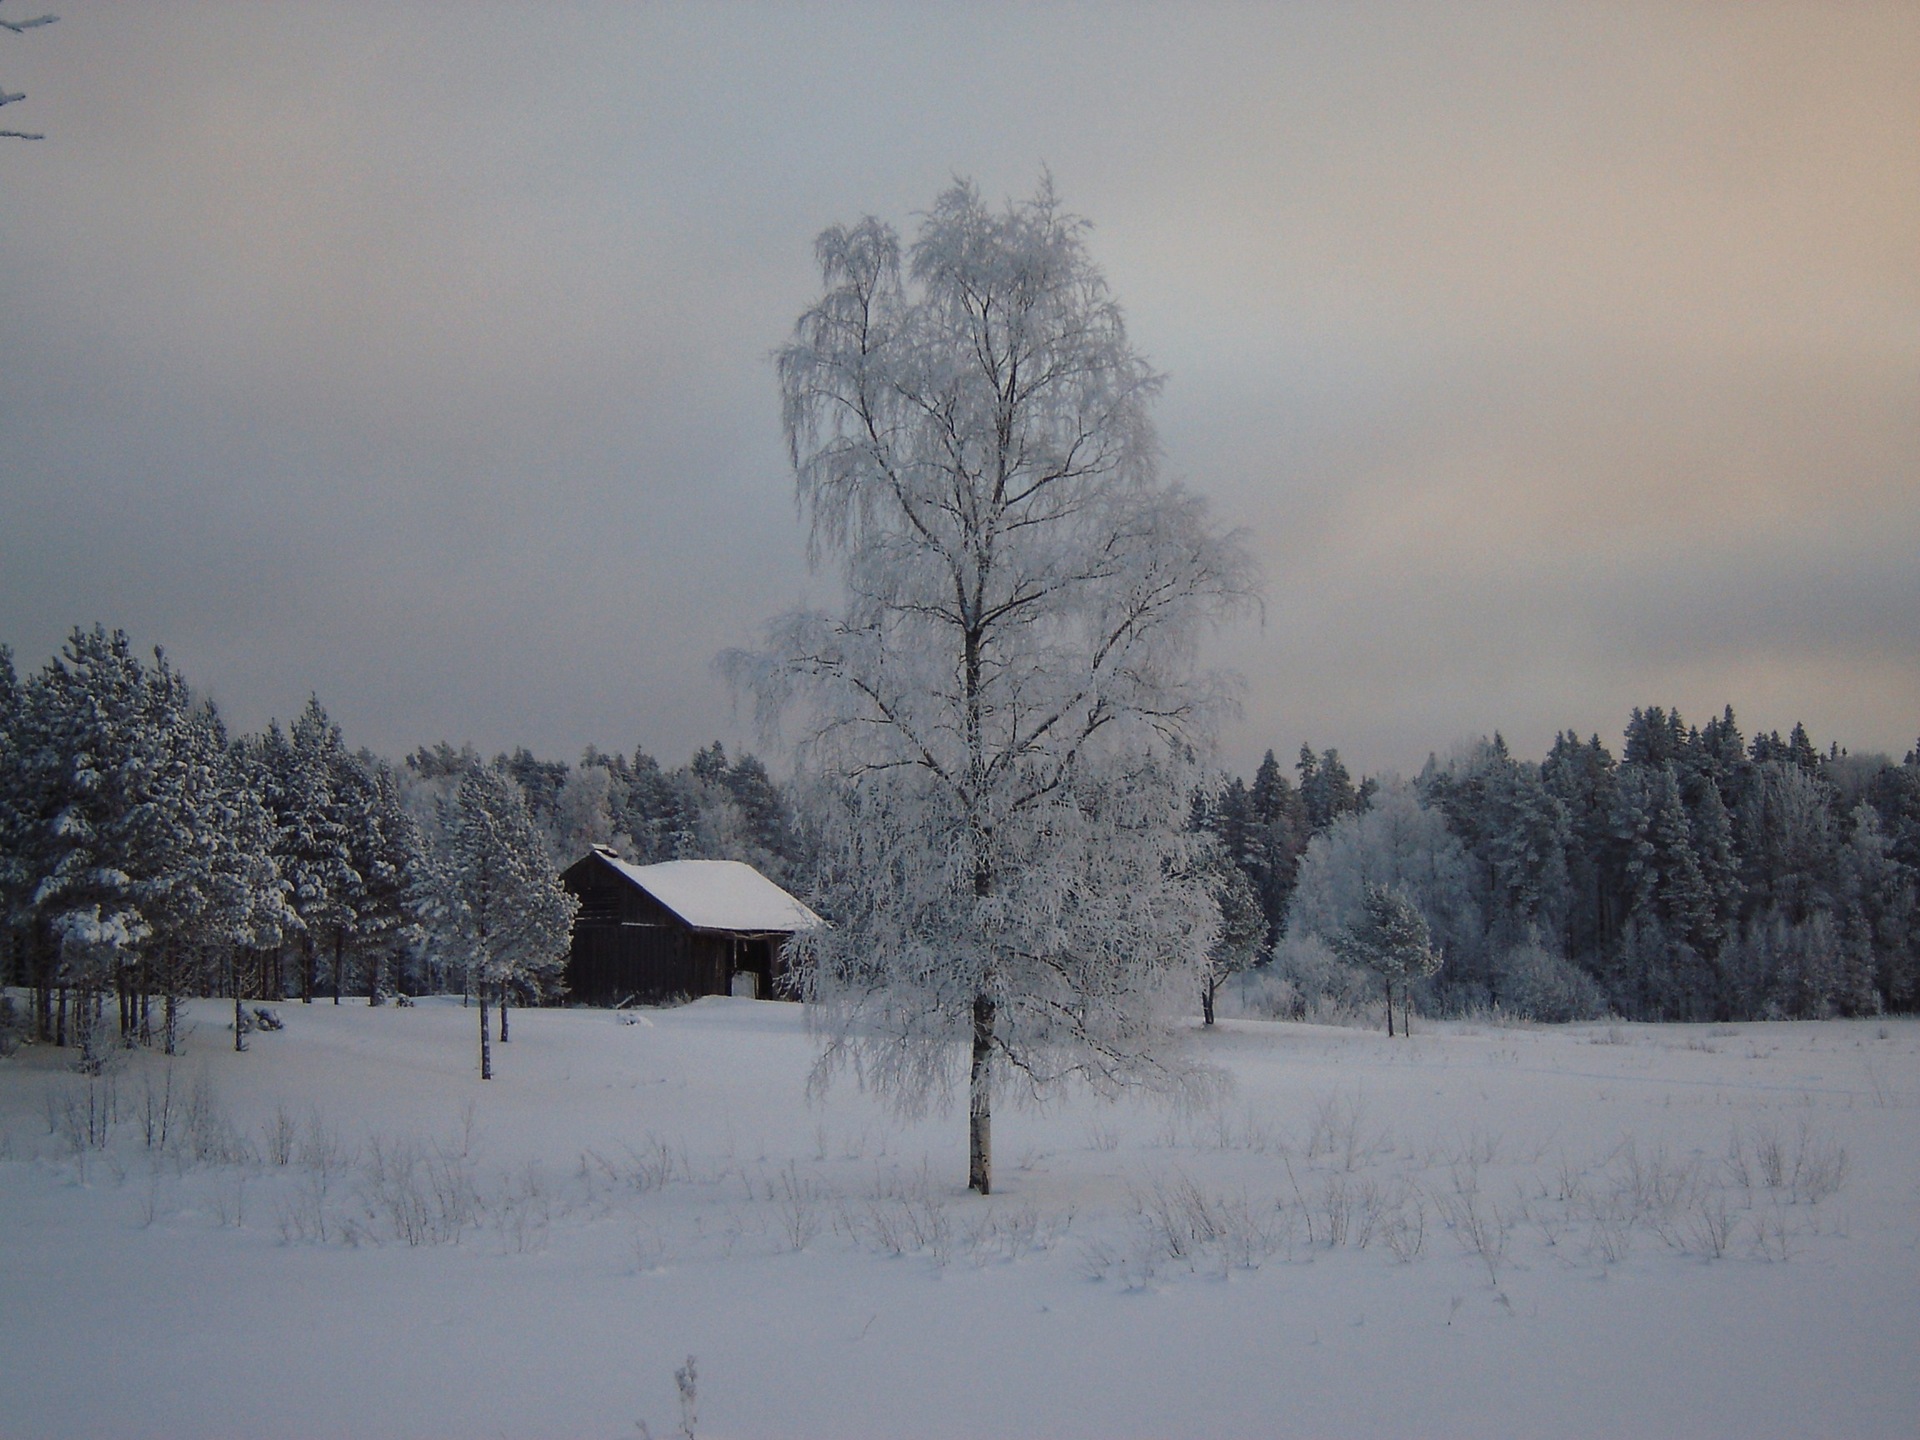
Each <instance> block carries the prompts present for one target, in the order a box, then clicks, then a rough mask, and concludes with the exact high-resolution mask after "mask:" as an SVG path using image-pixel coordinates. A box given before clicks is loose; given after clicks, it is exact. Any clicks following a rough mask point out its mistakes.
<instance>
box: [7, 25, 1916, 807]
mask: <svg viewBox="0 0 1920 1440" xmlns="http://www.w3.org/2000/svg"><path fill="white" fill-rule="evenodd" d="M36 3H39V0H36ZM45 4H46V6H47V8H51V9H55V10H56V11H57V12H58V13H59V14H60V16H61V18H60V21H59V23H58V24H56V25H53V26H49V27H47V28H45V29H41V30H37V31H33V32H31V33H29V34H27V35H24V36H10V35H5V34H0V87H4V88H5V89H6V90H8V91H25V92H26V93H27V99H26V100H25V101H23V102H20V103H18V104H15V105H11V106H8V107H7V108H6V109H5V111H4V112H0V128H14V129H30V130H42V131H45V132H46V134H47V139H46V140H44V141H41V142H38V143H25V142H15V141H0V365H3V366H4V370H3V371H0V641H4V642H6V643H10V644H11V645H12V646H13V648H14V650H15V652H16V656H17V659H18V662H19V664H20V666H21V668H22V669H28V668H32V667H35V666H38V665H39V664H41V663H43V662H44V661H45V659H46V658H47V656H48V655H50V654H51V653H53V651H54V650H55V649H56V648H57V647H58V645H59V643H60V640H61V638H62V636H63V635H64V633H65V632H66V631H67V630H68V629H69V628H70V627H71V626H72V625H74V624H76V623H86V624H90V623H92V622H93V621H95V620H100V621H104V622H105V623H106V624H108V625H110V626H120V627H123V628H125V629H127V630H128V631H129V632H131V634H132V635H133V637H134V639H135V640H136V641H137V642H138V643H139V644H141V645H142V646H150V645H152V644H153V643H155V642H163V643H165V645H166V646H167V648H168V650H169V652H170V653H171V654H172V655H173V656H174V658H175V659H176V660H177V661H178V663H179V664H180V665H181V667H182V668H183V669H184V670H185V671H186V673H187V675H188V676H189V678H190V679H192V680H193V681H195V682H196V684H197V685H199V686H200V687H201V688H202V689H204V690H207V691H210V692H211V693H212V694H214V695H215V696H216V697H217V698H218V700H219V701H220V703H221V705H222V707H223V709H224V710H225V712H226V713H227V715H228V717H229V720H230V722H231V723H233V724H234V725H235V726H236V727H237V728H241V729H253V728H257V727H259V726H261V725H263V724H264V723H265V722H266V720H267V719H268V718H269V717H270V716H276V715H277V716H280V717H282V718H286V717H288V716H289V715H291V714H292V713H294V712H295V711H297V710H298V709H299V707H300V705H301V704H302V703H303V702H304V700H305V697H306V695H307V692H308V691H309V690H310V689H312V690H317V691H318V692H319V694H320V697H321V699H322V701H323V702H324V703H325V704H326V705H327V706H328V708H329V709H330V710H331V711H332V713H333V714H334V716H335V718H337V719H338V720H340V721H341V722H342V724H343V725H344V727H345V730H346V733H347V738H348V741H349V742H350V743H353V744H362V745H369V746H372V747H373V748H375V749H377V750H380V751H383V752H385V753H389V754H394V755H398V754H400V753H403V752H405V751H407V750H410V749H411V748H413V747H414V746H416V745H418V744H421V743H425V742H431V741H434V740H437V739H441V738H446V739H451V740H453V741H455V742H460V741H468V740H470V741H472V742H474V743H475V744H476V745H478V746H479V747H480V748H481V749H482V750H483V751H485V752H487V753H493V752H494V751H496V750H499V749H502V748H506V747H510V746H512V745H515V744H526V745H528V746H530V747H532V748H533V749H534V750H535V751H537V752H539V753H541V754H543V755H548V756H554V757H558V758H569V759H571V758H576V757H577V755H578V753H579V751H580V749H581V747H582V746H584V745H586V744H588V743H590V742H591V743H596V744H598V745H600V746H602V747H603V748H617V749H622V750H631V749H632V748H633V747H634V746H635V745H643V746H645V747H646V748H647V749H649V750H650V751H652V752H653V753H655V754H656V755H658V756H659V757H660V758H662V759H663V760H665V761H667V762H669V763H676V762H680V761H684V760H685V759H686V758H687V756H688V755H690V754H691V752H692V750H693V749H694V748H695V747H696V746H697V745H699V744H701V743H702V742H704V741H705V740H707V739H709V738H712V737H715V736H719V737H723V738H725V739H727V740H728V741H729V742H730V746H737V745H739V744H742V743H748V744H751V743H752V741H753V737H752V735H751V733H750V730H749V727H748V724H747V720H746V716H745V714H744V712H742V713H739V714H736V713H735V711H734V710H733V707H732V704H731V701H730V699H729V697H728V694H727V692H726V689H725V687H724V685H723V684H722V682H721V681H720V680H719V679H718V678H717V677H716V675H715V673H714V670H713V666H712V662H713V657H714V655H715V654H716V652H718V651H719V650H720V649H722V648H723V647H726V646H728V645H736V644H743V643H749V642H751V641H752V640H753V639H754V637H755V635H756V633H757V629H758V627H759V625H760V623H761V622H762V621H763V620H765V619H766V618H767V617H769V616H771V615H772V614H773V613H775V612H777V611H779V610H782V609H784V608H787V607H788V606H790V605H792V604H794V603H795V602H797V601H799V600H801V599H803V598H805V597H807V596H809V595H811V596H813V597H815V598H825V597H826V596H827V595H828V594H829V593H830V588H831V587H830V577H809V576H808V574H807V572H806V568H805V564H804V557H803V545H802V534H801V531H800V528H799V524H798V521H797V519H796V516H795V512H794V507H793V502H792V485H791V477H790V475H789V473H788V471H787V468H786V465H785V460H784V456H783V453H782V449H781V445H780V437H779V425H778V407H777V396H776V391H775V384H774V377H773V371H772V366H771V363H770V361H769V358H768V356H769V352H770V351H771V350H772V349H773V348H774V347H775V346H777V345H778V344H780V343H781V342H782V341H783V340H784V339H785V338H786V336H787V334H788V332H789V330H790V327H791V325H792V323H793V321H794V319H795V317H796V316H797V315H798V314H799V312H800V310H801V309H802V308H803V307H804V306H805V305H806V304H807V302H808V301H809V300H810V299H811V298H812V296H813V295H814V293H815V291H816V289H817V285H818V278H817V275H816V274H815V272H814V271H813V268H812V259H811V247H812V241H813V237H814V236H815V234H816V233H817V232H818V231H819V230H820V229H821V228H823V227H824V226H826V225H828V224H830V223H834V222H840V221H849V222H850V221H852V220H855V219H857V218H859V217H860V216H861V215H862V214H865V213H874V214H878V215H880V216H883V217H885V218H887V219H890V220H892V221H893V222H895V223H896V224H898V225H899V226H901V227H902V228H903V229H906V230H908V231H910V230H911V228H912V226H913V224H914V214H915V212H916V211H917V210H918V209H921V208H923V207H924V206H925V205H926V204H927V203H928V202H929V201H931V199H932V198H933V197H934V195H935V194H936V193H937V192H938V191H939V190H940V189H941V188H942V187H943V186H944V185H945V184H946V183H948V181H949V179H950V177H952V176H955V175H963V176H970V177H972V178H973V179H974V180H976V181H977V182H978V183H979V185H980V186H981V188H982V189H983V191H984V192H985V193H986V194H987V195H988V196H989V197H995V198H998V197H1005V196H1009V195H1016V194H1018V195H1024V194H1026V193H1029V192H1030V191H1031V190H1032V188H1033V185H1034V182H1035V180H1036V177H1037V176H1038V174H1039V173H1040V170H1041V167H1042V166H1047V167H1050V168H1051V170H1052V173H1053V175H1054V177H1055V181H1056V183H1057V185H1058V188H1059V190H1060V192H1061V194H1062V196H1063V197H1064V199H1065V201H1066V202H1067V204H1068V206H1069V207H1070V208H1071V209H1073V210H1075V211H1077V212H1079V213H1080V214H1082V215H1085V216H1086V217H1088V218H1089V219H1090V220H1092V222H1093V223H1094V227H1095V228H1094V231H1093V234H1092V241H1091V243H1092V247H1093V250H1094V253H1095V256H1096V257H1097V259H1098V260H1099V261H1100V263H1101V264H1103V265H1104V267H1105V269H1106V273H1107V276H1108V279H1109V281H1110V282H1111V284H1112V287H1113V289H1114V292H1115V294H1116V295H1117V296H1118V297H1119V299H1120V301H1121V302H1122V304H1123V305H1124V306H1125V308H1126V311H1127V315H1128V319H1129V323H1130V326H1131V328H1132V332H1133V335H1134V338H1135V340H1136V342H1137V343H1138V344H1139V346H1140V347H1141V348H1142V349H1143V350H1144V351H1145V353H1146V354H1147V356H1148V357H1149V358H1150V360H1151V361H1152V362H1153V363H1154V364H1156V365H1157V366H1158V367H1159V368H1160V369H1162V370H1164V371H1166V372H1167V373H1168V374H1169V376H1170V384H1169V387H1168V390H1167V393H1166V396H1165V398H1164V399H1163V400H1162V402H1161V404H1160V408H1159V411H1158V420H1159V424H1160V428H1161V438H1162V440H1163V443H1164V447H1165V452H1166V466H1167V469H1168V471H1169V473H1171V474H1172V475H1174V476H1176V477H1178V478H1180V479H1182V480H1184V481H1185V482H1187V483H1188V484H1189V485H1191V486H1192V487H1193V488H1195V489H1197V490H1199V491H1201V492H1203V493H1205V494H1207V495H1208V496H1210V497H1211V498H1212V501H1213V503H1214V506H1215V508H1216V512H1217V514H1218V515H1219V516H1220V517H1221V518H1222V519H1223V520H1225V521H1227V522H1230V523H1233V524H1236V525H1240V526H1244V527H1245V529H1246V530H1247V532H1248V535H1249V539H1250V543H1251V545H1252V547H1253V549H1254V551H1255V553H1256V554H1257V556H1258V557H1259V560H1260V562H1261V565H1262V567H1263V569H1264V572H1265V576H1266V614H1265V619H1264V622H1253V621H1249V622H1247V623H1245V624H1243V625H1241V626H1239V627H1238V628H1236V629H1235V630H1233V631H1231V632H1229V633H1226V634H1224V635H1222V636H1221V637H1220V639H1219V641H1218V644H1217V647H1216V648H1217V650H1218V651H1219V655H1220V658H1221V659H1223V660H1224V661H1225V662H1226V663H1229V664H1231V665H1233V666H1234V667H1235V668H1237V669H1238V670H1240V671H1241V672H1242V674H1243V675H1244V676H1245V678H1246V699H1245V715H1244V718H1243V719H1242V720H1241V721H1240V722H1239V723H1238V724H1236V725H1235V726H1233V727H1232V728H1231V729H1230V730H1229V732H1228V733H1227V734H1226V735H1225V736H1224V737H1223V738H1224V748H1223V757H1222V758H1223V759H1224V760H1225V761H1226V762H1227V763H1228V764H1229V765H1231V766H1233V767H1235V768H1237V769H1238V770H1240V771H1242V772H1243V773H1244V772H1246V771H1248V770H1250V769H1251V768H1252V766H1253V765H1254V764H1255V763H1257V761H1258V759H1259V756H1260V753H1261V752H1262V751H1263V750H1264V749H1265V748H1266V747H1268V746H1274V747H1276V748H1277V749H1279V750H1280V752H1281V754H1282V755H1283V757H1286V758H1288V759H1291V756H1292V753H1293V752H1294V751H1295V750H1297V748H1298V746H1299V744H1300V742H1301V741H1302V740H1303V739H1306V740H1311V741H1312V742H1313V743H1314V745H1316V746H1317V747H1322V748H1324V747H1326V746H1329V745H1337V746H1339V747H1340V749H1341V751H1342V753H1343V755H1345V756H1347V757H1348V759H1349V761H1350V762H1351V763H1353V764H1354V765H1355V767H1356V769H1361V770H1366V771H1372V770H1377V769H1381V768H1396V769H1400V770H1403V771H1410V770H1412V769H1415V768H1417V767H1418V765H1419V764H1420V762H1421V760H1422V759H1423V758H1424V757H1425V755H1426V754H1427V752H1428V751H1429V750H1432V749H1439V750H1442V751H1444V750H1446V749H1447V748H1448V747H1449V746H1450V745H1452V744H1453V743H1454V742H1455V741H1457V740H1459V739H1461V738H1464V737H1468V736H1472V735H1477V734H1482V733H1488V732H1491V731H1493V730H1495V729H1496V728H1497V729H1501V730H1503V731H1504V732H1505V733H1506V735H1507V737H1508V739H1509V741H1510V742H1511V743H1512V744H1513V745H1514V747H1515V748H1516V749H1517V750H1518V751H1519V752H1520V753H1522V754H1525V755H1529V756H1538V755H1539V754H1541V753H1542V752H1543V751H1544V750H1545V748H1546V746H1547V745H1548V744H1549V743H1550V741H1551V739H1552V736H1553V734H1554V732H1555V731H1556V730H1557V729H1559V728H1561V727H1568V726H1570V727H1575V728H1577V729H1578V730H1579V731H1581V732H1582V733H1586V732H1591V731H1598V732H1599V733H1601V735H1602V736H1603V737H1605V738H1606V739H1608V741H1609V743H1612V744H1614V745H1615V747H1616V749H1617V742H1618V736H1619V731H1620V727H1621V725H1622V724H1623V722H1624V720H1625V718H1626V714H1627V712H1628V710H1629V709H1630V708H1631V707H1632V706H1635V705H1647V704H1663V705H1677V706H1678V707H1680V709H1681V710H1682V712H1683V713H1684V714H1685V715H1686V716H1687V717H1688V718H1689V719H1692V720H1704V719H1705V718H1706V717H1707V715H1708V713H1709V712H1717V711H1718V709H1719V707H1720V706H1721V705H1723V704H1726V703H1729V702H1731V703H1732V704H1733V705H1734V707H1735V709H1736V712H1737V713H1738V715H1739V717H1740V719H1741V721H1742V723H1743V725H1744V727H1745V728H1746V730H1747V731H1748V733H1751V732H1752V731H1753V730H1754V729H1755V728H1766V729H1772V728H1776V727H1777V728H1780V729H1783V730H1784V729H1785V728H1786V727H1787V726H1789V725H1791V724H1792V723H1793V722H1794V721H1795V720H1804V721H1805V722H1806V723H1807V725H1808V726H1809V728H1810V729H1811V730H1812V732H1813V734H1814V737H1815V739H1816V741H1818V742H1819V743H1821V744H1822V745H1824V744H1825V743H1826V742H1828V741H1829V740H1838V741H1840V743H1842V744H1843V745H1846V746H1849V747H1851V748H1852V749H1854V750H1856V751H1860V750H1887V751H1891V752H1893V753H1894V754H1895V755H1896V757H1897V756H1898V754H1899V753H1901V752H1903V751H1904V750H1906V749H1907V748H1909V747H1910V746H1911V745H1912V744H1913V742H1914V739H1915V736H1916V734H1920V5H1914V4H1912V3H1902V4H1893V5H1887V6H1885V7H1874V6H1870V5H1861V6H1854V5H1832V4H1810V5H1805V6H1798V7H1796V6H1777V5H1767V6H1762V5H1752V4H1729V5H1725V6H1718V7H1714V6H1683V5H1678V4H1671V3H1655V4H1649V5H1645V6H1615V7H1605V6H1599V5H1589V4H1578V5H1566V6H1548V5H1529V6H1514V7H1506V8H1503V7H1496V6H1491V5H1483V4H1476V5H1471V6H1467V5H1462V6H1459V7H1441V6H1406V7H1386V6H1375V5H1368V6H1340V7H1335V6H1332V5H1312V6H1295V7H1282V6H1278V5H1249V6H1223V7H1201V6H1177V5H1167V6H1163V7H1148V6H1137V7H1093V6H1087V7H1082V6H1069V5H1034V4H1019V5H1006V6H998V7H984V6H951V7H940V8H938V9H936V10H934V11H933V12H932V13H931V14H927V13H922V11H921V10H920V9H918V8H916V7H909V6H886V7H874V8H872V9H870V10H861V9H859V8H857V7H854V6H849V5H835V6H832V7H827V6H819V7H792V6H780V7H773V6H769V7H756V6H747V5H728V6H719V5H714V6H708V7H678V6H651V5H631V4H629V5H613V4H585V3H583V4H575V5H568V6H561V5H542V6H535V5H518V6H506V5H481V4H476V3H462V4H458V5H449V4H444V3H422V4H401V3H393V0H382V3H378V4H375V3H366V4H361V5H352V4H346V3H338V0H335V3H317V0H316V3H311V4H276V3H271V0H244V3H227V4H184V3H183V4H172V3H160V0H155V3H143V4H141V5H138V6H133V5H106V4H100V3H94V0H45ZM4 5H5V8H4V10H0V16H4V17H6V18H10V19H15V20H18V19H22V18H27V17H28V16H30V15H32V14H36V13H39V12H38V10H35V9H32V8H27V7H24V6H23V5H22V3H21V0H4ZM769 758H776V759H777V757H775V756H770V757H769Z"/></svg>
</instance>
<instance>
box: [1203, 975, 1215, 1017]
mask: <svg viewBox="0 0 1920 1440" xmlns="http://www.w3.org/2000/svg"><path fill="white" fill-rule="evenodd" d="M1217 983H1218V982H1217V981H1216V980H1215V979H1214V977H1213V976H1212V975H1208V976H1207V980H1206V984H1204V985H1202V986H1201V987H1200V1015H1201V1018H1202V1021H1203V1023H1205V1024H1208V1025H1211V1024H1213V990H1214V986H1215V985H1216V984H1217Z"/></svg>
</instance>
